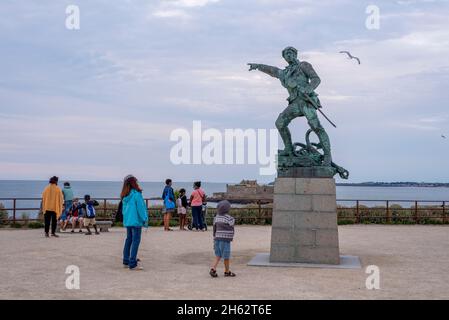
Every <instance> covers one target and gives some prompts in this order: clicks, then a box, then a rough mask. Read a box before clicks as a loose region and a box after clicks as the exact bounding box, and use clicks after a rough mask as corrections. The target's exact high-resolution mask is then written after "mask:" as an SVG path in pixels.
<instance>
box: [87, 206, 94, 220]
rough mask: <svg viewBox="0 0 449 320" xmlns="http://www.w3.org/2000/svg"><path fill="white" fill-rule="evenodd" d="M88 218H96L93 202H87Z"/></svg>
mask: <svg viewBox="0 0 449 320" xmlns="http://www.w3.org/2000/svg"><path fill="white" fill-rule="evenodd" d="M86 218H95V208H94V206H93V204H92V203H86Z"/></svg>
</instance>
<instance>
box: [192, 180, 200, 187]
mask: <svg viewBox="0 0 449 320" xmlns="http://www.w3.org/2000/svg"><path fill="white" fill-rule="evenodd" d="M193 185H194V186H195V187H198V188H201V181H195V182H194V183H193Z"/></svg>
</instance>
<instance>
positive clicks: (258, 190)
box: [207, 180, 449, 204]
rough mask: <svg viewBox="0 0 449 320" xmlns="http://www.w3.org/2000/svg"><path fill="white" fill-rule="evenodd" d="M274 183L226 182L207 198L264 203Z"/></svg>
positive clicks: (270, 198) (397, 184)
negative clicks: (220, 190)
mask: <svg viewBox="0 0 449 320" xmlns="http://www.w3.org/2000/svg"><path fill="white" fill-rule="evenodd" d="M336 185H337V186H352V187H430V188H432V187H433V188H438V187H440V188H441V187H449V183H437V182H362V183H337V184H336ZM273 190H274V185H273V183H270V184H263V185H260V184H258V183H257V180H242V181H241V182H240V183H238V184H226V192H214V194H213V196H212V197H208V198H207V200H208V201H211V202H218V201H221V200H223V199H226V200H229V201H230V202H234V203H242V204H246V203H253V202H256V201H258V200H260V201H261V202H262V203H271V202H273Z"/></svg>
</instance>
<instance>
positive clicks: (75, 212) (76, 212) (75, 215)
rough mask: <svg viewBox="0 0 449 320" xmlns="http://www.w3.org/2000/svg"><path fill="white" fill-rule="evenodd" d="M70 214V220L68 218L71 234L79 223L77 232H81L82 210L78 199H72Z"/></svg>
mask: <svg viewBox="0 0 449 320" xmlns="http://www.w3.org/2000/svg"><path fill="white" fill-rule="evenodd" d="M70 212H71V218H70V223H71V224H72V231H71V232H72V233H74V232H75V227H76V223H77V222H78V223H79V228H80V230H79V232H83V231H82V230H81V229H82V228H83V212H82V209H81V208H80V203H79V199H78V198H75V199H73V204H72V209H71V210H70Z"/></svg>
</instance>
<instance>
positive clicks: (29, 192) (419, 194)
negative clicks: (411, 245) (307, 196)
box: [0, 180, 449, 218]
mask: <svg viewBox="0 0 449 320" xmlns="http://www.w3.org/2000/svg"><path fill="white" fill-rule="evenodd" d="M47 183H48V181H35V180H34V181H25V180H0V203H2V204H3V205H4V207H6V208H12V206H13V201H12V200H11V198H40V196H41V194H42V190H43V189H44V188H45V186H46V185H47ZM70 183H71V186H72V189H73V191H74V193H75V196H77V197H79V198H83V197H84V195H86V194H89V195H90V196H91V197H92V198H97V199H98V198H100V199H102V198H119V195H120V191H121V188H122V182H119V181H70ZM140 185H141V187H142V189H143V195H144V197H145V198H159V197H161V196H162V190H163V188H164V183H163V182H140ZM192 185H193V182H174V183H173V188H174V189H180V188H185V189H186V190H187V194H190V192H191V191H192ZM202 188H203V189H204V190H205V191H206V194H207V195H212V194H213V193H214V192H224V191H226V183H218V182H203V183H202ZM337 200H338V203H339V204H341V205H346V206H354V205H355V202H356V201H357V200H359V204H362V205H367V206H379V205H380V206H381V205H385V203H386V201H387V200H388V201H389V204H390V205H392V204H399V205H401V206H403V207H411V206H413V205H414V201H420V202H425V203H420V205H421V204H425V205H441V204H442V202H443V201H446V202H447V205H449V188H445V187H368V186H363V187H362V186H337ZM108 201H109V200H108ZM115 201H117V200H115ZM115 201H114V200H111V201H110V202H115ZM158 204H161V201H160V200H150V206H151V205H158ZM210 205H211V206H214V204H210ZM39 206H40V202H39V201H36V200H17V202H16V207H18V208H24V209H25V210H19V211H18V212H19V215H20V213H21V212H26V213H27V214H28V215H29V216H30V217H31V218H33V217H34V216H35V215H37V213H36V210H26V209H33V208H38V207H39Z"/></svg>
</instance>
